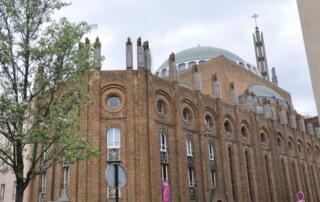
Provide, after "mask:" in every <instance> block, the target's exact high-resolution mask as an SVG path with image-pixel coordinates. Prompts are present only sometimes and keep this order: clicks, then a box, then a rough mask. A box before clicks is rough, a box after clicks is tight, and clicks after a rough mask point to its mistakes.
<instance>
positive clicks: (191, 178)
mask: <svg viewBox="0 0 320 202" xmlns="http://www.w3.org/2000/svg"><path fill="white" fill-rule="evenodd" d="M188 179H189V187H194V170H193V168H192V167H189V168H188Z"/></svg>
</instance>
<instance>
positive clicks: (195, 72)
mask: <svg viewBox="0 0 320 202" xmlns="http://www.w3.org/2000/svg"><path fill="white" fill-rule="evenodd" d="M193 81H194V89H195V90H200V89H201V83H202V76H201V73H200V72H199V69H198V65H194V66H193Z"/></svg>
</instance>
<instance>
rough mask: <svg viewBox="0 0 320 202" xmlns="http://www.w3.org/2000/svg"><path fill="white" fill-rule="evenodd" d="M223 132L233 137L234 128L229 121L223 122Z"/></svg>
mask: <svg viewBox="0 0 320 202" xmlns="http://www.w3.org/2000/svg"><path fill="white" fill-rule="evenodd" d="M223 132H224V133H225V134H226V135H232V134H233V132H234V127H233V125H232V123H231V121H230V120H229V119H225V120H224V121H223Z"/></svg>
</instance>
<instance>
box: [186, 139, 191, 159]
mask: <svg viewBox="0 0 320 202" xmlns="http://www.w3.org/2000/svg"><path fill="white" fill-rule="evenodd" d="M186 147H187V156H192V142H191V140H190V139H189V138H188V139H187V140H186Z"/></svg>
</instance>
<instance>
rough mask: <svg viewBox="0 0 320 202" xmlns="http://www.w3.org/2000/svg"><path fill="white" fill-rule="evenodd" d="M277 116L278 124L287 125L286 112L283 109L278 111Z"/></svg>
mask: <svg viewBox="0 0 320 202" xmlns="http://www.w3.org/2000/svg"><path fill="white" fill-rule="evenodd" d="M279 117H280V124H281V125H287V124H288V118H287V113H286V112H285V111H280V113H279Z"/></svg>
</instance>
